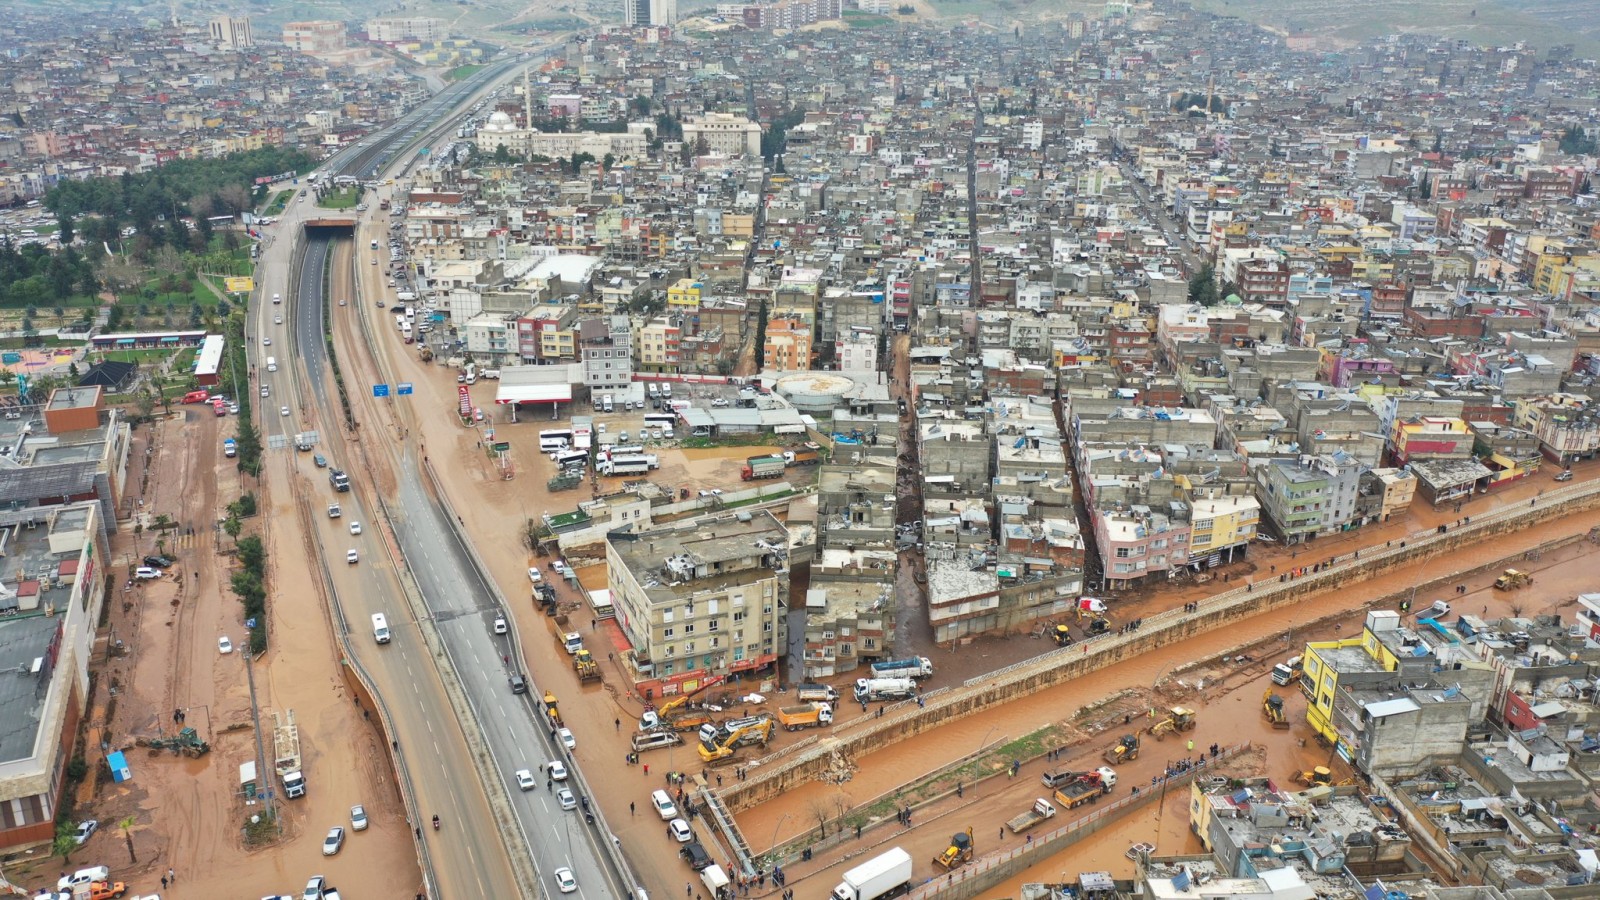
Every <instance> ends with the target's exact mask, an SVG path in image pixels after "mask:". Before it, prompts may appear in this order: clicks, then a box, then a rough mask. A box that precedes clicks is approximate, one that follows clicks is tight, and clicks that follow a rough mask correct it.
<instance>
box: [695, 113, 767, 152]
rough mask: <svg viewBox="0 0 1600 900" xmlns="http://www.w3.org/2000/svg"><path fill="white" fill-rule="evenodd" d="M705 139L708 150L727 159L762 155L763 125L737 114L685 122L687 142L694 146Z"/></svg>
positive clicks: (697, 117) (704, 116) (706, 116)
mask: <svg viewBox="0 0 1600 900" xmlns="http://www.w3.org/2000/svg"><path fill="white" fill-rule="evenodd" d="M702 138H704V139H705V142H706V148H707V149H709V150H710V151H711V152H713V153H720V154H722V155H724V156H759V155H761V126H760V125H757V124H756V123H755V122H752V121H750V120H749V119H747V118H745V117H744V116H736V115H734V114H733V113H707V114H705V115H703V116H694V117H692V118H690V119H689V121H687V122H685V123H683V141H684V143H686V144H688V145H689V146H691V147H693V146H694V145H695V144H697V143H698V142H699V141H700V139H702Z"/></svg>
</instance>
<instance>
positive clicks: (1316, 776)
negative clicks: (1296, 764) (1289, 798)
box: [1294, 766, 1333, 787]
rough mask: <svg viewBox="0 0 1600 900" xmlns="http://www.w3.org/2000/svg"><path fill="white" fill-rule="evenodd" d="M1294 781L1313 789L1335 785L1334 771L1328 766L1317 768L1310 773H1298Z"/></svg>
mask: <svg viewBox="0 0 1600 900" xmlns="http://www.w3.org/2000/svg"><path fill="white" fill-rule="evenodd" d="M1294 780H1295V781H1296V782H1298V783H1300V784H1303V785H1306V786H1307V787H1312V786H1315V785H1319V784H1332V783H1333V770H1332V769H1329V768H1328V767H1327V766H1317V767H1316V768H1315V769H1312V770H1311V771H1309V772H1296V773H1295V775H1294Z"/></svg>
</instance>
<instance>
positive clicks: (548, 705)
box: [544, 691, 561, 728]
mask: <svg viewBox="0 0 1600 900" xmlns="http://www.w3.org/2000/svg"><path fill="white" fill-rule="evenodd" d="M544 714H545V716H546V717H547V718H548V719H549V720H550V727H551V728H560V727H561V708H560V707H559V706H558V705H557V703H556V695H555V694H553V693H551V692H550V691H545V692H544Z"/></svg>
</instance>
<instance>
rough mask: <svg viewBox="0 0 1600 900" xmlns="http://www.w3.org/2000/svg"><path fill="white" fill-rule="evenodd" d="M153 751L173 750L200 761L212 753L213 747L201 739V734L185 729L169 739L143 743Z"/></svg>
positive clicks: (154, 739) (191, 729)
mask: <svg viewBox="0 0 1600 900" xmlns="http://www.w3.org/2000/svg"><path fill="white" fill-rule="evenodd" d="M143 743H144V744H145V746H147V747H149V748H150V749H151V750H171V751H172V752H173V753H182V754H184V755H185V756H189V757H193V758H195V759H199V758H200V757H202V756H205V755H206V754H207V753H210V752H211V745H210V744H209V743H207V742H205V741H203V740H201V739H200V732H198V731H195V730H194V729H193V728H185V729H183V730H182V731H179V732H178V733H177V734H176V735H174V736H173V737H169V738H150V739H149V740H148V741H144V742H143Z"/></svg>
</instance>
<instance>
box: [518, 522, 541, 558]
mask: <svg viewBox="0 0 1600 900" xmlns="http://www.w3.org/2000/svg"><path fill="white" fill-rule="evenodd" d="M543 532H544V523H542V522H540V521H539V520H538V519H535V518H532V517H529V518H528V519H526V520H524V521H523V523H522V546H523V547H524V548H525V549H527V550H529V551H530V552H531V551H533V550H537V549H539V538H540V536H541V535H542V534H543Z"/></svg>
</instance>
